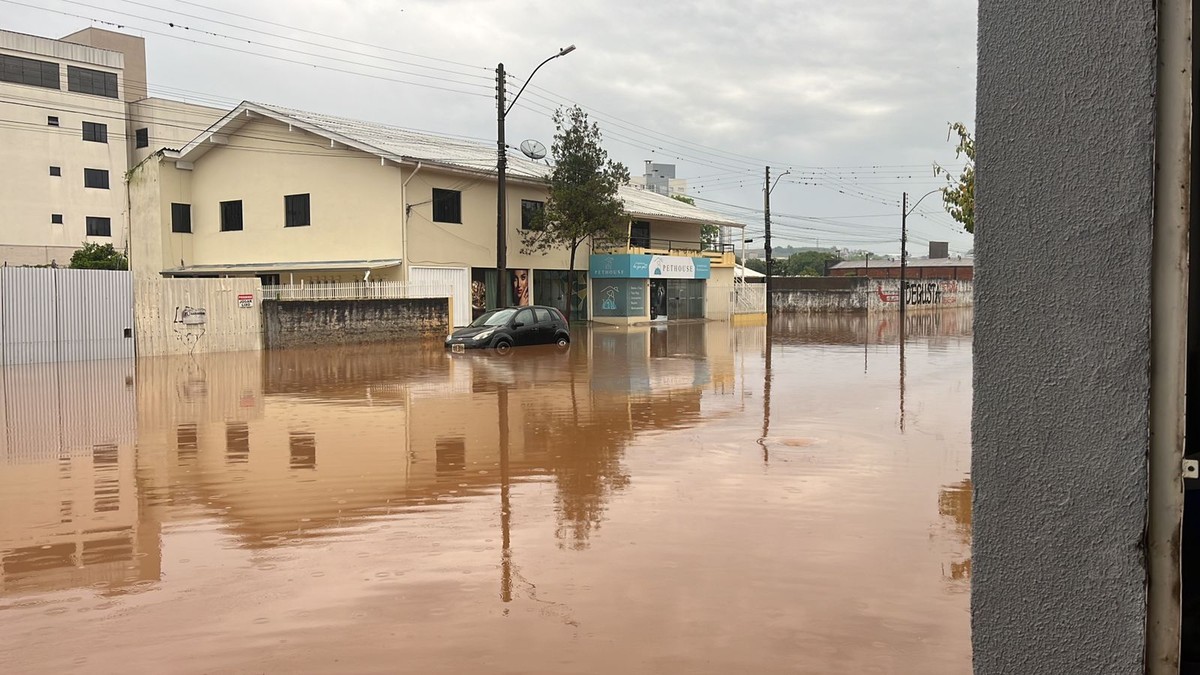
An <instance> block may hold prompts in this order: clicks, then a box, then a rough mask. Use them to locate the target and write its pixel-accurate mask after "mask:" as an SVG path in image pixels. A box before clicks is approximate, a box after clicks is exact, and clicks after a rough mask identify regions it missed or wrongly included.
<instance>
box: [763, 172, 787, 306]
mask: <svg viewBox="0 0 1200 675" xmlns="http://www.w3.org/2000/svg"><path fill="white" fill-rule="evenodd" d="M791 172H792V171H791V169H788V170H787V171H784V172H783V173H781V174H779V176H778V177H776V178H775V182H774V183H772V182H771V167H769V166H768V167H766V168H765V171H764V172H763V178H764V182H763V227H765V228H766V236H765V237H763V257H764V258H765V259H766V261H767V279H766V284H765V285H766V287H767V321H770V320H771V312H772V311H773V310H774V303H773V302H772V301H771V279H772V276H773V272H774V270H772V269H771V268H772V267H774V266H775V265H774V263H775V258H774V256H773V255H772V251H771V193H772V192H774V191H775V186H776V185H779V179H780V178H783V177H784V176H786V175H788V174H789V173H791Z"/></svg>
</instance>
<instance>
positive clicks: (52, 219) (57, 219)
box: [50, 213, 62, 225]
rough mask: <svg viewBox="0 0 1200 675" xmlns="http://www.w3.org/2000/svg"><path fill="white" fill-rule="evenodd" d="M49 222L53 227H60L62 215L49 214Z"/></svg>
mask: <svg viewBox="0 0 1200 675" xmlns="http://www.w3.org/2000/svg"><path fill="white" fill-rule="evenodd" d="M50 222H51V223H52V224H54V225H62V214H61V213H51V214H50Z"/></svg>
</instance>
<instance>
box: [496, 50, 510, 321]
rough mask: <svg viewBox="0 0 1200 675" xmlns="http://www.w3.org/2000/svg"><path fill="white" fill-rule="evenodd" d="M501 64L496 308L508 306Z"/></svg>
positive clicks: (500, 70)
mask: <svg viewBox="0 0 1200 675" xmlns="http://www.w3.org/2000/svg"><path fill="white" fill-rule="evenodd" d="M506 112H507V111H506V110H505V107H504V64H503V63H499V64H496V307H497V308H499V307H504V306H506V305H508V302H506V301H505V297H506V293H507V292H508V279H507V278H506V277H507V276H508V269H507V268H508V213H507V211H508V209H506V208H505V205H506V202H507V201H508V195H507V194H506V192H507V189H508V147H507V146H506V145H505V143H504V116H505V114H506Z"/></svg>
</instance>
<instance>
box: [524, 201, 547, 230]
mask: <svg viewBox="0 0 1200 675" xmlns="http://www.w3.org/2000/svg"><path fill="white" fill-rule="evenodd" d="M545 210H546V202H537V201H534V200H532V199H522V200H521V229H522V230H532V229H534V228H535V227H536V223H537V219H538V217H539V216H541V215H542V212H543V211H545Z"/></svg>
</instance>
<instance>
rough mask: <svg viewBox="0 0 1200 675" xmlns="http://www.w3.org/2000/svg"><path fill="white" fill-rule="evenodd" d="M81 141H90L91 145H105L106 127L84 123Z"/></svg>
mask: <svg viewBox="0 0 1200 675" xmlns="http://www.w3.org/2000/svg"><path fill="white" fill-rule="evenodd" d="M83 140H85V141H92V142H93V143H107V142H108V125H107V124H100V123H99V122H84V123H83Z"/></svg>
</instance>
